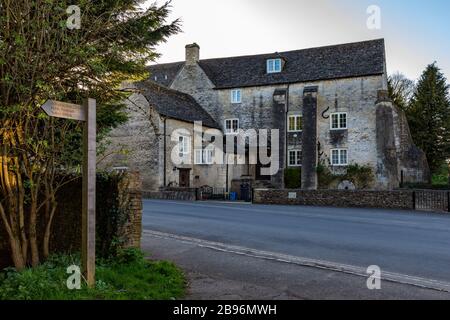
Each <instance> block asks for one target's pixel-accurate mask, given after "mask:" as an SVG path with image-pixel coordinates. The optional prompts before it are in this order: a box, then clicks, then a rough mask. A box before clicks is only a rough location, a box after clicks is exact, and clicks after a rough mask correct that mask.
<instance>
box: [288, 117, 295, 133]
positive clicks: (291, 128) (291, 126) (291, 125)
mask: <svg viewBox="0 0 450 320" xmlns="http://www.w3.org/2000/svg"><path fill="white" fill-rule="evenodd" d="M294 130H295V118H294V117H292V116H291V117H289V131H294Z"/></svg>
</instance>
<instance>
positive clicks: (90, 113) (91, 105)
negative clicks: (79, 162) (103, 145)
mask: <svg viewBox="0 0 450 320" xmlns="http://www.w3.org/2000/svg"><path fill="white" fill-rule="evenodd" d="M83 106H84V108H85V112H86V121H85V123H84V130H83V212H82V229H83V231H82V241H81V242H82V248H81V249H82V261H83V275H84V277H85V279H86V282H87V284H88V286H89V287H93V286H94V285H95V180H96V162H97V161H96V101H95V100H94V99H87V100H86V101H85V102H84V104H83Z"/></svg>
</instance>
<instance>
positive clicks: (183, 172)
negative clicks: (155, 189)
mask: <svg viewBox="0 0 450 320" xmlns="http://www.w3.org/2000/svg"><path fill="white" fill-rule="evenodd" d="M178 170H179V171H180V176H179V185H180V187H181V188H189V187H190V185H191V184H190V182H191V169H178Z"/></svg>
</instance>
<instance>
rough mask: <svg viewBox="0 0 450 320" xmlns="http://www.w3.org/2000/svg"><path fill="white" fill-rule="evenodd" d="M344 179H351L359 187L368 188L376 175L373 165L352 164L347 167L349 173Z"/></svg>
mask: <svg viewBox="0 0 450 320" xmlns="http://www.w3.org/2000/svg"><path fill="white" fill-rule="evenodd" d="M342 179H343V180H348V181H351V182H352V183H353V184H354V185H355V186H356V187H357V188H358V189H367V188H369V187H370V186H371V185H372V183H373V181H374V179H375V177H374V174H373V170H372V168H371V167H369V166H361V165H358V164H351V165H349V166H348V167H347V173H346V174H345V175H344V177H343V178H342Z"/></svg>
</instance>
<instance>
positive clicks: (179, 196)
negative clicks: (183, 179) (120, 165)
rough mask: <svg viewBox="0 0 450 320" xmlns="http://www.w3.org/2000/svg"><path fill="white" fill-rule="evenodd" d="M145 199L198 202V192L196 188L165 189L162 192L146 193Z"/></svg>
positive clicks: (144, 193) (144, 194)
mask: <svg viewBox="0 0 450 320" xmlns="http://www.w3.org/2000/svg"><path fill="white" fill-rule="evenodd" d="M142 194H143V197H144V198H145V199H154V200H177V201H196V200H197V196H196V194H197V191H196V189H195V188H165V189H161V190H160V191H144V192H143V193H142Z"/></svg>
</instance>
